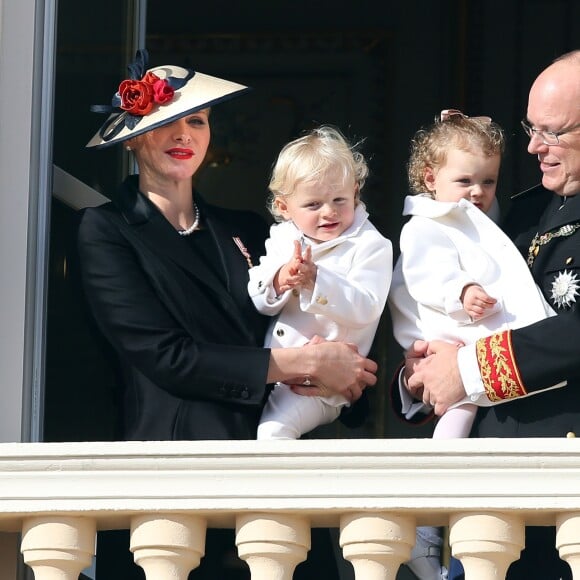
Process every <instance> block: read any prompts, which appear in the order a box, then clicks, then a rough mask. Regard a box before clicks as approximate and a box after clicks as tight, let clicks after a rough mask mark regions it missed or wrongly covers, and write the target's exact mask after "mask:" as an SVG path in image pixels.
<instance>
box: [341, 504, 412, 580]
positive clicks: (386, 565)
mask: <svg viewBox="0 0 580 580" xmlns="http://www.w3.org/2000/svg"><path fill="white" fill-rule="evenodd" d="M414 545H415V520H414V518H413V517H408V516H398V515H392V514H376V515H372V514H369V513H364V514H348V515H343V516H342V517H341V518H340V546H341V548H342V552H343V555H344V558H345V559H346V560H348V561H349V562H351V563H352V565H353V567H354V571H355V577H356V579H357V580H395V578H396V576H397V571H398V570H399V567H400V565H401V564H402V563H403V562H406V561H407V560H408V559H409V558H410V557H411V550H412V548H413V546H414Z"/></svg>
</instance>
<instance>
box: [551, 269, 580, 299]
mask: <svg viewBox="0 0 580 580" xmlns="http://www.w3.org/2000/svg"><path fill="white" fill-rule="evenodd" d="M579 289H580V285H579V281H578V276H576V274H574V273H573V272H568V270H564V271H563V272H558V274H556V276H554V281H553V282H552V296H551V299H552V301H553V302H554V304H555V305H556V306H557V307H558V308H569V307H570V306H572V303H573V302H576V296H578V294H579V292H578V290H579Z"/></svg>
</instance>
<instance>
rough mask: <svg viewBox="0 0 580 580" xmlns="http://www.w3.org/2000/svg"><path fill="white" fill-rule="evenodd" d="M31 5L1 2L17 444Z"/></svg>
mask: <svg viewBox="0 0 580 580" xmlns="http://www.w3.org/2000/svg"><path fill="white" fill-rule="evenodd" d="M34 11H35V1H34V0H18V1H15V0H0V94H2V95H3V97H2V99H0V276H1V280H2V283H1V285H0V393H1V402H2V404H1V405H0V441H20V439H21V425H22V384H23V353H24V321H25V310H24V307H25V295H26V264H27V234H28V202H29V183H30V151H31V107H32V70H33V67H32V57H33V46H34V45H33V36H34Z"/></svg>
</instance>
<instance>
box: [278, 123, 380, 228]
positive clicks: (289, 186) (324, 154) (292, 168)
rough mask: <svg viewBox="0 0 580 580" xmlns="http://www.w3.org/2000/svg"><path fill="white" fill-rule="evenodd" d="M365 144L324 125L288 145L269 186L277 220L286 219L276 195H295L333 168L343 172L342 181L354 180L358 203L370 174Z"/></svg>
mask: <svg viewBox="0 0 580 580" xmlns="http://www.w3.org/2000/svg"><path fill="white" fill-rule="evenodd" d="M361 143H362V141H359V142H358V143H356V144H354V145H351V144H350V143H349V142H348V141H347V139H346V138H345V137H344V135H343V134H342V133H341V132H340V131H339V130H338V129H336V128H335V127H331V126H329V125H322V126H320V127H317V128H315V129H312V130H311V131H309V132H308V133H306V134H305V135H303V136H302V137H300V138H298V139H295V140H294V141H290V143H287V144H286V145H284V147H283V148H282V150H281V151H280V154H279V155H278V159H277V160H276V163H275V164H274V168H273V170H272V176H271V179H270V183H269V185H268V189H269V190H270V196H269V198H268V209H269V210H270V213H271V214H272V215H273V216H274V219H275V220H276V221H278V222H279V221H283V219H282V216H281V214H280V212H279V210H278V208H277V207H276V203H275V202H276V198H278V197H280V196H288V195H292V193H294V191H295V190H296V186H297V185H298V184H300V183H304V182H313V181H314V182H316V181H321V180H322V179H324V178H325V176H326V175H327V174H328V172H329V171H330V170H333V169H337V168H338V169H339V170H340V173H341V174H342V184H344V183H345V182H346V181H347V180H350V179H352V180H354V183H355V187H356V190H357V191H356V197H355V200H356V203H358V202H359V201H360V191H361V189H362V188H363V186H364V184H365V180H366V178H367V176H368V173H369V169H368V166H367V163H366V161H365V158H364V156H363V155H362V153H360V152H359V151H358V147H359V146H360V144H361Z"/></svg>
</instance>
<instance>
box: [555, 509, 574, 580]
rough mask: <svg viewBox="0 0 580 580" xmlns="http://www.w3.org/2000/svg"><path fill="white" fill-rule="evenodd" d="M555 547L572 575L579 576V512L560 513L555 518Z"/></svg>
mask: <svg viewBox="0 0 580 580" xmlns="http://www.w3.org/2000/svg"><path fill="white" fill-rule="evenodd" d="M556 548H557V549H558V551H559V552H560V558H562V560H564V561H566V562H568V564H569V565H570V568H571V569H572V576H573V577H574V578H580V513H578V512H576V513H569V514H560V515H559V516H558V517H557V518H556Z"/></svg>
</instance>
